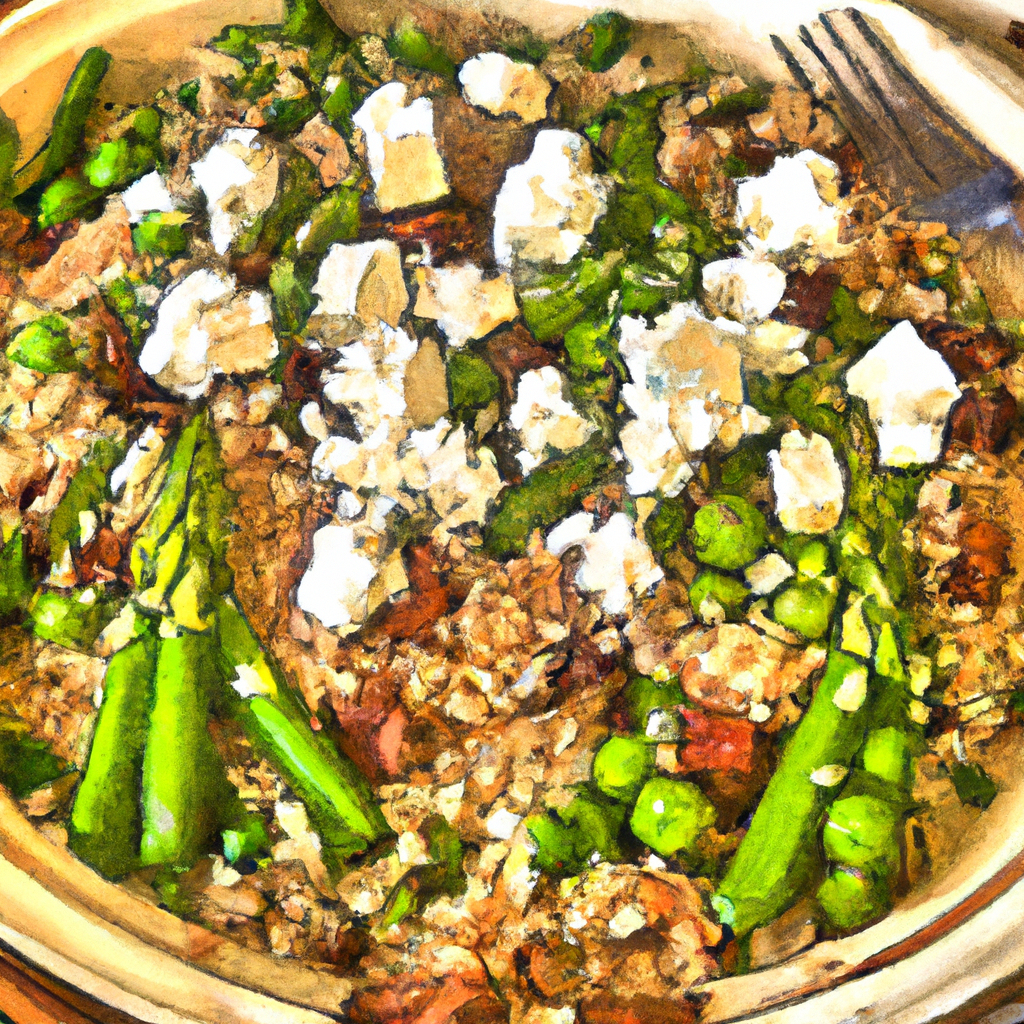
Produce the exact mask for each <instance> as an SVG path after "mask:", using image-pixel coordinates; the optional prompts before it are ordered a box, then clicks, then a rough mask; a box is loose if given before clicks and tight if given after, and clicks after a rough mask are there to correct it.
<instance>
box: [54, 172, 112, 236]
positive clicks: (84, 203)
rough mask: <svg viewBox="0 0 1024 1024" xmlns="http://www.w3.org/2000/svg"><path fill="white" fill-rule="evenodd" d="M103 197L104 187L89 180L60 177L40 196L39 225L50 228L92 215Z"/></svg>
mask: <svg viewBox="0 0 1024 1024" xmlns="http://www.w3.org/2000/svg"><path fill="white" fill-rule="evenodd" d="M102 198H103V191H102V189H98V188H94V187H93V186H92V185H90V184H89V182H87V181H82V180H81V179H80V178H58V179H57V180H56V181H55V182H54V183H53V184H52V185H50V186H49V187H48V188H47V189H46V191H45V192H43V194H42V196H40V198H39V226H40V227H41V228H49V227H53V226H54V225H55V224H63V223H64V221H66V220H71V219H72V218H73V217H80V216H87V217H88V216H91V215H92V213H93V211H94V209H95V208H96V206H97V205H98V203H99V200H101V199H102Z"/></svg>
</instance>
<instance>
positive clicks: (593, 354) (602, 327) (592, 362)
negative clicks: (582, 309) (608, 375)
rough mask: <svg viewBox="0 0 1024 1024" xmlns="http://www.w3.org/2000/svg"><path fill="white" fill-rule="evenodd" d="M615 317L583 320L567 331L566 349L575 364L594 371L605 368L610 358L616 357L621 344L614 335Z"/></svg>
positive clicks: (597, 371) (598, 371)
mask: <svg viewBox="0 0 1024 1024" xmlns="http://www.w3.org/2000/svg"><path fill="white" fill-rule="evenodd" d="M613 326H614V318H613V317H611V316H609V317H607V318H606V319H604V320H600V321H597V322H595V323H590V322H588V321H585V320H584V321H581V322H580V323H578V324H576V325H575V326H573V327H570V328H569V330H567V331H566V332H565V351H566V352H567V353H568V355H569V359H570V360H571V361H572V363H573V365H574V366H578V367H580V369H583V370H589V371H591V372H593V373H600V372H601V371H602V370H604V369H605V367H606V365H607V363H608V361H609V360H610V359H615V358H616V356H617V355H618V352H619V345H618V342H617V341H616V340H615V338H614V337H613V336H612V327H613Z"/></svg>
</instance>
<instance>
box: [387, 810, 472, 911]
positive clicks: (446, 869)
mask: <svg viewBox="0 0 1024 1024" xmlns="http://www.w3.org/2000/svg"><path fill="white" fill-rule="evenodd" d="M419 831H420V834H421V835H425V837H426V840H427V853H428V856H429V857H430V859H431V860H432V861H433V863H431V864H417V865H416V866H415V867H413V868H410V869H409V870H408V871H407V872H406V873H405V874H404V875H403V876H402V877H401V879H399V881H398V883H397V884H396V885H395V887H394V888H393V889H392V890H391V893H390V894H389V895H388V901H387V903H386V904H385V905H384V910H383V917H382V920H381V925H380V926H381V928H383V929H387V928H390V927H392V926H393V925H396V924H398V923H399V922H401V921H403V920H404V919H405V918H406V917H410V916H411V915H413V914H421V913H422V912H423V911H424V909H426V907H427V906H428V905H429V904H430V903H432V902H433V901H434V900H436V899H437V898H438V897H440V896H453V897H454V896H461V895H462V894H463V893H464V892H465V891H466V877H465V875H464V874H463V873H462V854H463V850H462V841H461V840H460V839H459V834H458V833H457V832H456V831H455V829H453V828H452V827H451V825H449V824H448V822H447V821H446V820H445V819H444V818H443V817H441V815H439V814H432V815H430V817H429V818H427V819H426V821H424V823H423V824H422V825H421V826H420V829H419Z"/></svg>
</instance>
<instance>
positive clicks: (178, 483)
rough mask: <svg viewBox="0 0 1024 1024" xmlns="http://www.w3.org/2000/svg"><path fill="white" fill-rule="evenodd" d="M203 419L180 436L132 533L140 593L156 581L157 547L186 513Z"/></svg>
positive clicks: (195, 420) (133, 561) (133, 563)
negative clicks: (157, 488)
mask: <svg viewBox="0 0 1024 1024" xmlns="http://www.w3.org/2000/svg"><path fill="white" fill-rule="evenodd" d="M202 417H203V414H202V413H200V414H198V415H196V416H194V417H193V418H192V419H191V420H190V421H189V422H188V423H187V424H186V426H185V428H184V429H183V430H182V432H181V434H180V435H179V437H178V440H177V443H176V444H175V445H174V449H173V451H172V452H171V454H170V458H169V461H168V464H167V475H166V477H165V478H164V483H163V486H162V487H161V489H160V493H159V495H158V496H157V499H156V501H155V502H154V503H153V507H152V508H151V509H150V510H149V514H148V515H147V516H146V518H145V519H144V520H143V521H142V525H141V526H140V527H139V529H138V530H137V531H136V533H135V539H134V540H133V542H132V550H131V561H130V564H131V570H132V575H133V576H134V577H135V584H136V586H137V587H138V588H139V589H140V590H143V589H147V588H149V587H151V586H153V584H154V583H155V582H156V576H157V566H158V556H159V553H160V546H161V545H162V544H163V543H164V541H165V540H166V538H167V536H168V534H169V533H170V532H171V530H172V529H173V527H174V525H175V523H176V522H178V521H179V520H181V518H182V516H183V514H184V512H185V502H186V497H187V494H188V480H189V471H190V469H191V466H192V457H193V455H194V454H195V450H196V441H197V439H198V436H199V430H200V427H201V425H202ZM182 543H184V538H182Z"/></svg>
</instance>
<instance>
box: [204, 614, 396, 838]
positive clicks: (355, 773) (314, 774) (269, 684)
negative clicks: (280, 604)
mask: <svg viewBox="0 0 1024 1024" xmlns="http://www.w3.org/2000/svg"><path fill="white" fill-rule="evenodd" d="M218 620H219V626H220V639H221V659H222V667H223V670H224V674H225V676H226V678H228V679H232V678H234V677H235V676H236V675H237V676H239V679H238V681H237V682H236V683H235V688H236V689H237V690H238V691H239V693H240V695H241V696H242V697H243V700H242V701H241V702H240V703H239V706H238V709H237V711H236V714H237V715H238V718H239V721H240V722H241V723H242V726H243V728H244V729H245V731H246V733H247V735H248V736H249V739H250V741H251V742H252V744H253V746H254V748H255V749H256V750H257V751H258V752H259V753H260V754H261V755H262V756H264V757H266V758H267V760H269V761H270V762H271V763H272V764H273V765H274V766H275V767H276V768H277V769H278V771H280V772H281V774H282V776H284V779H285V781H286V782H287V783H288V785H289V786H291V788H292V789H293V790H294V791H295V792H296V793H297V794H298V796H299V797H300V798H301V799H302V801H303V803H304V804H305V805H306V809H307V811H308V812H309V818H310V821H311V822H312V824H313V827H314V828H315V829H316V830H317V832H319V833H320V838H321V839H322V840H323V841H324V844H325V845H327V846H331V847H334V848H336V849H337V850H338V851H339V853H340V854H341V855H342V856H346V855H348V854H351V853H355V852H361V851H362V850H364V849H366V848H367V846H371V845H373V844H374V843H377V842H379V841H380V840H381V839H383V838H385V837H386V836H389V835H390V834H391V828H390V827H389V826H388V824H387V822H386V821H385V820H384V815H383V814H382V813H381V811H380V808H379V807H378V806H377V804H376V802H375V801H374V798H373V792H372V791H371V789H370V787H369V785H368V783H367V782H366V780H365V779H364V778H363V776H362V775H361V774H360V772H359V769H358V768H356V766H355V765H354V764H353V763H352V762H351V761H349V760H348V758H346V757H343V756H342V755H340V754H339V753H338V752H337V751H336V750H335V749H334V747H333V746H332V745H331V743H330V741H329V740H328V739H327V738H326V737H325V736H323V735H318V734H317V733H315V732H313V730H312V728H311V727H310V724H309V712H308V711H307V710H306V709H305V708H304V707H301V706H300V705H299V702H298V698H297V697H296V696H295V695H294V694H293V693H292V691H291V690H290V689H289V688H288V687H287V686H286V685H284V683H283V682H282V681H281V680H280V676H279V673H278V672H277V670H276V667H275V666H273V665H272V664H271V662H270V661H269V659H268V658H267V657H266V655H265V654H264V652H263V650H262V648H261V647H260V644H259V641H258V640H257V639H256V637H255V635H254V634H253V632H252V630H251V628H250V627H249V624H248V622H246V621H245V617H244V616H243V615H242V613H241V612H240V611H238V609H237V608H236V607H235V606H234V605H233V604H231V603H229V602H226V601H225V602H223V603H222V604H221V605H220V608H219V613H218Z"/></svg>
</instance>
